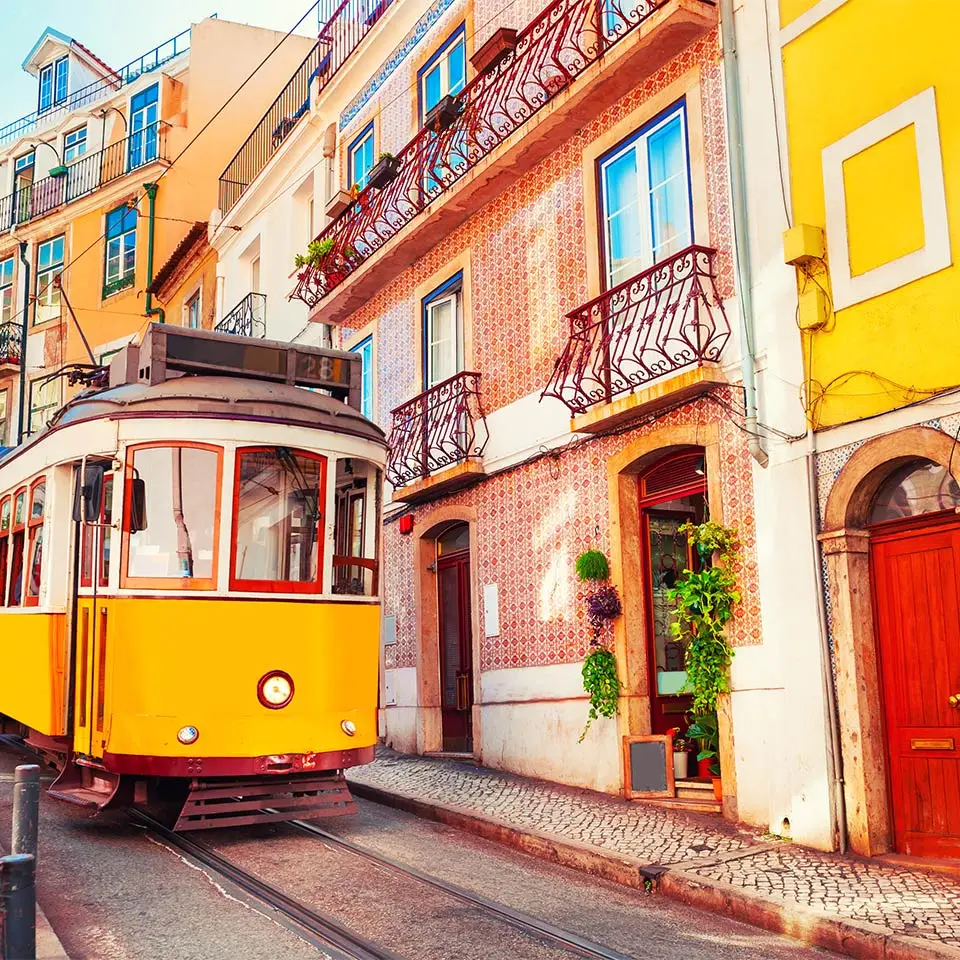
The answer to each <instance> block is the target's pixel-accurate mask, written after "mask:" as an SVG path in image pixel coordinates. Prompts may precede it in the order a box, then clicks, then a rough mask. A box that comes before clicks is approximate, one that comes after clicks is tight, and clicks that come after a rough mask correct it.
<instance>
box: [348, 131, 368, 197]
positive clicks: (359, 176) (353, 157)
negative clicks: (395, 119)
mask: <svg viewBox="0 0 960 960" xmlns="http://www.w3.org/2000/svg"><path fill="white" fill-rule="evenodd" d="M373 140H374V137H373V123H372V122H371V123H368V124H367V125H366V126H365V127H364V128H363V130H362V131H361V132H360V134H359V135H358V136H357V137H355V138H354V140H353V141H352V142H351V144H350V146H349V147H348V148H347V180H348V181H349V183H348V186H350V187H353V186H354V185H356V186H357V187H359V188H360V189H361V190H362V189H363V188H364V187H365V186H366V185H367V179H368V178H369V176H370V171H371V170H372V169H373V147H374V143H373Z"/></svg>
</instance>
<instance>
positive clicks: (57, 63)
mask: <svg viewBox="0 0 960 960" xmlns="http://www.w3.org/2000/svg"><path fill="white" fill-rule="evenodd" d="M61 65H63V66H64V68H65V72H64V77H63V94H62V95H61V94H60V90H59V82H58V81H59V80H60V76H59V74H60V67H61ZM69 95H70V57H68V56H63V57H57V59H56V60H54V61H53V105H54V106H55V107H59V106H60V105H61V104H63V103H66V102H67V98H68V96H69Z"/></svg>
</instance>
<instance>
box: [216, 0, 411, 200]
mask: <svg viewBox="0 0 960 960" xmlns="http://www.w3.org/2000/svg"><path fill="white" fill-rule="evenodd" d="M391 3H393V0H342V2H339V3H337V4H335V5H334V4H332V3H331V0H321V2H320V4H319V10H320V16H321V17H323V15H324V10H325V8H326V9H327V10H328V9H329V7H330V6H335V9H333V11H332V13H330V14H329V16H328V17H326V19H325V21H324V22H323V26H322V27H321V28H320V33H319V34H318V37H317V43H316V45H315V46H314V47H313V49H312V50H311V51H310V53H308V54H307V57H306V59H305V60H304V61H303V63H301V64H300V66H299V67H297V70H296V73H294V75H293V76H292V77H291V78H290V80H289V82H288V83H287V85H286V86H285V87H284V88H283V90H281V91H280V94H279V96H278V97H277V99H276V100H274V101H273V103H272V104H271V105H270V108H269V109H268V110H267V112H266V113H265V114H264V115H263V117H262V118H261V120H260V122H259V123H258V124H257V125H256V126H255V127H254V128H253V132H252V133H251V134H250V136H249V137H247V139H246V141H245V142H244V144H243V146H241V147H240V149H239V150H238V151H237V154H236V156H235V157H234V158H233V159H232V160H231V161H230V163H229V164H227V168H226V170H224V171H223V173H222V174H221V175H220V203H219V205H220V210H221V211H222V212H223V213H226V212H227V211H228V210H230V209H232V208H233V206H234V204H236V203H237V201H238V200H239V199H240V197H242V196H243V194H244V192H245V191H246V189H247V187H249V186H250V184H251V183H253V181H254V180H255V179H256V178H257V175H258V174H259V173H260V171H261V170H263V168H264V167H265V166H266V165H267V164H268V163H269V161H270V159H271V157H273V155H274V154H275V153H276V152H277V151H278V150H279V149H280V145H281V144H282V143H283V141H284V140H286V138H287V137H288V136H289V135H290V131H291V130H293V128H294V127H295V126H296V125H297V123H298V122H299V120H300V118H301V117H303V116H304V115H305V114H307V113H309V112H310V84H311V83H312V82H313V78H314V77H317V78H318V79H319V85H320V89H321V90H322V89H323V88H324V87H325V86H326V85H327V84H328V83H329V82H330V80H331V79H332V78H333V77H334V75H335V74H336V72H337V71H338V70H339V69H340V67H342V66H343V64H344V63H345V62H346V61H347V59H348V58H349V56H350V54H351V53H353V51H354V50H355V49H356V48H357V47H358V46H359V44H360V41H361V40H363V38H364V37H365V36H366V35H367V34H368V33H369V32H370V30H371V29H372V28H373V25H374V24H375V23H376V22H377V21H378V20H379V19H380V17H382V16H383V14H384V13H385V12H386V10H387V8H388V7H389V6H390V5H391Z"/></svg>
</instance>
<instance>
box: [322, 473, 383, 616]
mask: <svg viewBox="0 0 960 960" xmlns="http://www.w3.org/2000/svg"><path fill="white" fill-rule="evenodd" d="M380 486H381V485H380V471H379V470H378V469H377V467H376V466H374V465H373V464H372V463H367V462H366V461H365V460H359V459H357V458H356V457H346V458H342V459H340V460H338V461H337V516H336V524H335V527H334V543H335V545H336V554H335V555H334V558H333V592H334V593H340V594H353V595H354V596H364V597H374V596H376V595H377V591H378V589H379V584H378V580H379V567H378V563H377V549H378V536H379V533H378V531H379V527H380V523H379V520H380Z"/></svg>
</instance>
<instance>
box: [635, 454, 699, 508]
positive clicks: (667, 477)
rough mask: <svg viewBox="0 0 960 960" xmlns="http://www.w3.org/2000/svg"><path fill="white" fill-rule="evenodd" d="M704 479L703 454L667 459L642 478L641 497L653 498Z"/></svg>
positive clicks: (681, 455)
mask: <svg viewBox="0 0 960 960" xmlns="http://www.w3.org/2000/svg"><path fill="white" fill-rule="evenodd" d="M705 479H706V468H705V467H704V458H703V454H702V453H701V452H699V451H696V452H694V453H684V454H680V455H679V456H676V457H668V458H667V459H666V460H665V461H664V462H663V463H658V464H657V465H656V466H655V467H654V468H653V469H652V470H651V471H650V472H649V473H648V474H646V476H644V478H643V495H644V496H645V497H649V496H653V495H654V494H657V493H663V492H664V491H665V490H672V489H675V488H677V487H685V486H688V485H689V484H691V483H696V482H697V481H700V482H703V481H705Z"/></svg>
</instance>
